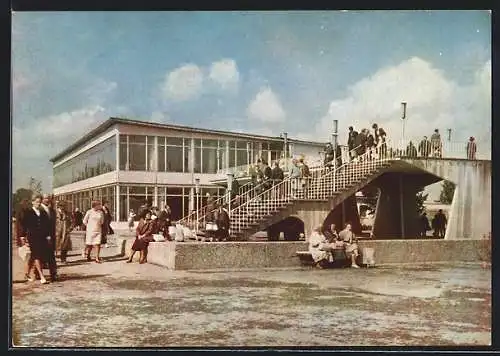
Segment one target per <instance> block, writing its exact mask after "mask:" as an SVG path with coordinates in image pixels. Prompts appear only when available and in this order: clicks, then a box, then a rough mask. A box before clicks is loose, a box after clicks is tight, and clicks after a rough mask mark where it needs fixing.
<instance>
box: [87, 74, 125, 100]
mask: <svg viewBox="0 0 500 356" xmlns="http://www.w3.org/2000/svg"><path fill="white" fill-rule="evenodd" d="M117 86H118V85H117V84H116V82H109V81H106V80H102V79H98V80H96V81H95V83H93V84H92V85H91V86H90V87H88V88H86V89H85V90H84V96H85V98H84V100H85V101H86V102H88V103H90V105H100V104H102V103H103V102H105V101H106V100H107V99H109V97H110V94H112V93H113V92H114V91H115V90H116V88H117Z"/></svg>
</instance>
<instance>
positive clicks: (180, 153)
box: [119, 135, 283, 174]
mask: <svg viewBox="0 0 500 356" xmlns="http://www.w3.org/2000/svg"><path fill="white" fill-rule="evenodd" d="M119 150H120V170H132V171H155V170H158V172H180V173H191V172H193V173H200V174H203V173H205V174H215V173H217V171H218V170H221V169H226V168H232V167H237V166H243V165H247V164H250V163H252V162H253V161H254V160H256V159H257V158H264V159H265V160H266V161H268V163H270V162H271V161H274V160H277V159H279V158H280V155H281V153H282V151H283V143H282V142H271V143H269V142H251V141H235V140H215V139H199V138H195V139H190V138H183V137H164V136H137V135H120V148H119ZM191 150H194V152H193V153H191Z"/></svg>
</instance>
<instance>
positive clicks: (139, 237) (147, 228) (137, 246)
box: [127, 210, 154, 264]
mask: <svg viewBox="0 0 500 356" xmlns="http://www.w3.org/2000/svg"><path fill="white" fill-rule="evenodd" d="M153 229H154V225H153V224H152V222H151V212H150V211H149V210H143V211H142V212H141V214H140V220H139V225H137V229H136V230H135V231H136V236H135V241H134V244H133V245H132V249H131V251H130V257H129V258H128V260H127V263H131V262H132V259H133V257H134V254H135V253H136V252H137V251H140V254H141V256H140V260H139V263H140V264H143V263H146V262H147V255H148V245H149V242H151V241H153V239H152V236H153V235H152V234H153Z"/></svg>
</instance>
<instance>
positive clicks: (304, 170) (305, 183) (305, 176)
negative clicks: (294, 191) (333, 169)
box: [299, 158, 311, 198]
mask: <svg viewBox="0 0 500 356" xmlns="http://www.w3.org/2000/svg"><path fill="white" fill-rule="evenodd" d="M299 162H300V175H301V177H302V189H303V192H304V198H307V196H308V190H309V185H310V184H309V182H310V180H311V171H310V170H309V166H308V165H307V164H306V163H305V162H304V159H303V158H301V159H300V160H299Z"/></svg>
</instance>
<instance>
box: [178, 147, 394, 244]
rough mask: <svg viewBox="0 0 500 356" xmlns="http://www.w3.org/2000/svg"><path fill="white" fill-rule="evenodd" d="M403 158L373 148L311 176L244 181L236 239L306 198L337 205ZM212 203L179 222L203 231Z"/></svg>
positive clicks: (236, 209) (234, 213)
mask: <svg viewBox="0 0 500 356" xmlns="http://www.w3.org/2000/svg"><path fill="white" fill-rule="evenodd" d="M397 159H399V156H398V155H396V153H392V151H389V152H388V153H386V154H385V156H384V157H374V156H373V155H372V154H371V153H370V152H367V153H365V154H364V155H362V156H360V157H358V158H357V159H356V160H353V161H351V162H348V163H345V164H343V165H342V166H340V167H337V168H327V167H314V168H311V169H310V171H311V176H310V177H309V178H308V179H307V183H306V184H305V185H304V186H303V183H304V180H303V179H300V178H298V179H297V178H290V177H286V178H285V179H284V180H283V181H282V182H280V183H278V184H275V185H274V186H272V187H271V188H269V189H267V190H264V189H263V184H260V185H257V186H255V187H254V186H253V185H251V184H247V185H244V186H242V187H241V188H240V191H239V196H238V198H235V199H232V200H231V202H230V204H228V205H229V210H230V219H231V228H230V235H231V236H230V237H231V239H232V240H240V241H241V240H247V238H248V236H251V235H253V234H254V233H256V232H258V231H262V230H264V229H266V228H267V227H269V226H270V225H272V224H273V223H274V222H275V220H276V218H278V216H277V215H281V216H286V210H287V209H288V208H289V207H291V206H292V205H294V204H301V202H305V201H315V202H323V203H325V204H328V205H329V206H330V207H331V208H334V207H335V206H337V205H338V204H340V203H342V201H343V200H344V199H346V198H347V197H349V196H351V195H352V194H354V193H356V192H357V191H358V190H359V189H361V188H362V187H363V186H365V185H367V184H368V183H369V182H370V181H371V180H373V179H375V178H376V177H378V176H379V175H380V174H382V173H383V172H384V170H386V169H387V168H388V167H389V166H390V165H391V164H392V163H393V161H395V160H397ZM228 195H229V193H227V194H226V195H224V196H222V197H220V198H219V199H217V200H216V201H215V206H216V207H217V206H219V205H221V204H223V203H224V202H227V201H228V199H229V196H228ZM209 213H211V212H210V211H209V207H207V206H205V207H201V208H200V209H199V210H198V211H197V212H193V213H191V214H190V215H188V216H186V217H185V218H183V219H182V220H180V221H179V222H178V223H179V224H181V225H183V226H187V227H189V228H190V229H191V230H193V231H196V232H199V231H203V230H204V229H205V226H206V223H207V216H209V215H210V214H209Z"/></svg>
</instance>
